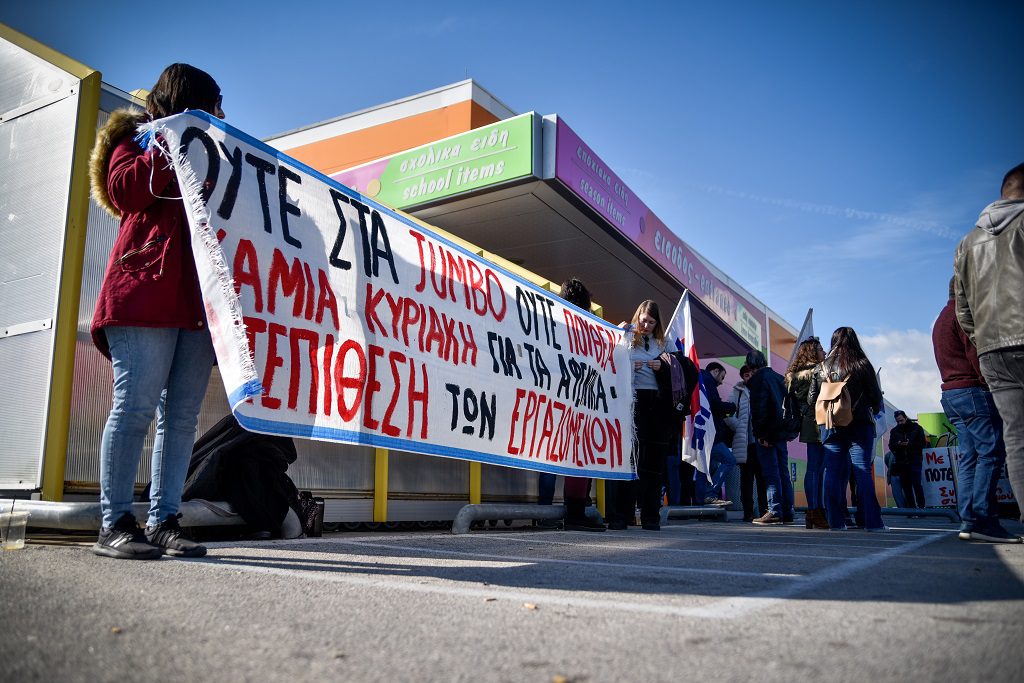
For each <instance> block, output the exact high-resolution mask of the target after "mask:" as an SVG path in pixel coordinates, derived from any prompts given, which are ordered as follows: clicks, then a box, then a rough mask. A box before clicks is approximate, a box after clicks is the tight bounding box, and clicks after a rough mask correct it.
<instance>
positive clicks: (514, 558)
mask: <svg viewBox="0 0 1024 683" xmlns="http://www.w3.org/2000/svg"><path fill="white" fill-rule="evenodd" d="M339 543H340V544H342V545H354V546H359V547H363V548H380V549H382V550H398V551H403V552H413V553H428V554H431V555H449V556H453V557H467V558H477V559H487V560H498V561H505V562H526V563H533V564H567V565H576V566H583V567H605V568H608V569H627V570H631V571H640V570H645V571H656V572H671V573H681V574H716V575H719V576H742V577H753V578H773V579H798V578H803V577H804V576H805V575H804V574H788V573H781V572H744V571H737V570H732V569H700V568H693V567H673V566H666V565H658V564H633V563H628V564H627V563H622V562H601V561H590V560H564V559H560V558H553V557H528V556H521V555H496V554H491V553H472V552H466V551H462V550H441V549H439V548H426V547H423V546H408V545H394V544H390V543H374V542H370V541H339ZM635 550H639V549H635ZM639 551H640V552H642V550H639ZM393 559H399V558H393Z"/></svg>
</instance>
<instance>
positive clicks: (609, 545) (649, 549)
mask: <svg viewBox="0 0 1024 683" xmlns="http://www.w3.org/2000/svg"><path fill="white" fill-rule="evenodd" d="M472 538H483V539H497V540H501V541H512V542H513V543H537V544H543V545H568V546H572V547H574V548H609V549H612V550H633V551H643V552H658V553H680V554H683V555H692V554H700V555H741V556H752V557H782V558H786V559H793V560H855V559H857V558H858V557H861V556H860V555H831V554H829V555H827V556H823V555H820V554H818V555H804V554H797V553H769V552H747V553H745V552H741V551H737V550H711V549H708V548H662V547H657V546H653V547H652V546H647V547H643V548H641V547H637V546H635V545H618V544H614V543H584V542H581V541H550V540H547V539H540V538H516V537H512V536H502V535H500V534H473V536H472ZM714 544H715V541H711V542H710V543H709V545H714ZM817 547H819V548H822V547H823V546H821V545H819V546H817ZM849 547H851V546H843V548H844V549H845V548H849ZM870 549H871V550H877V548H874V547H871V548H870Z"/></svg>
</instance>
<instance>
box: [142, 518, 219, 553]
mask: <svg viewBox="0 0 1024 683" xmlns="http://www.w3.org/2000/svg"><path fill="white" fill-rule="evenodd" d="M179 519H181V513H180V512H179V513H178V514H176V515H167V519H165V520H164V521H162V522H160V523H159V524H157V525H156V526H155V527H152V526H147V527H146V538H147V539H149V542H150V543H152V544H153V545H155V546H157V547H158V548H160V550H161V551H162V552H163V554H164V555H171V556H173V557H202V556H203V555H205V554H206V548H205V547H204V546H201V545H199V544H198V543H196V542H195V541H192V540H189V539H187V538H185V537H184V536H182V535H181V526H180V525H179V524H178V520H179Z"/></svg>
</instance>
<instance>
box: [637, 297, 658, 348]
mask: <svg viewBox="0 0 1024 683" xmlns="http://www.w3.org/2000/svg"><path fill="white" fill-rule="evenodd" d="M644 313H646V314H647V315H649V316H651V317H652V318H654V331H653V332H652V334H653V335H654V339H655V340H656V341H657V342H658V346H663V345H664V343H665V328H664V327H663V326H662V324H661V311H660V310H659V309H658V304H657V302H655V301H651V300H650V299H647V300H646V301H643V302H641V303H640V305H639V306H637V307H636V313H634V314H633V344H632V346H633V348H636V347H637V346H640V345H641V344H643V335H642V334H640V332H639V331H638V330H637V327H638V325H639V323H640V316H642V315H643V314H644Z"/></svg>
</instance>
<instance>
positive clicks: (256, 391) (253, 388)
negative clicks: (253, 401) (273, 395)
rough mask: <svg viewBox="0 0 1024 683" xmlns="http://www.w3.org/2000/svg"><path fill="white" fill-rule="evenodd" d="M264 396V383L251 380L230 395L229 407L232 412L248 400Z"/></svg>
mask: <svg viewBox="0 0 1024 683" xmlns="http://www.w3.org/2000/svg"><path fill="white" fill-rule="evenodd" d="M262 395H263V383H262V382H260V381H259V380H258V379H251V380H249V381H248V382H246V383H245V384H243V385H242V386H240V387H238V388H237V389H235V390H234V391H231V392H229V393H228V405H229V406H231V410H234V409H235V407H236V406H237V405H238V404H239V403H241V402H242V401H244V400H245V399H247V398H252V397H253V396H262Z"/></svg>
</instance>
